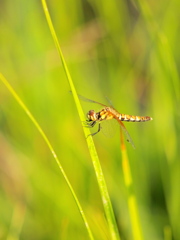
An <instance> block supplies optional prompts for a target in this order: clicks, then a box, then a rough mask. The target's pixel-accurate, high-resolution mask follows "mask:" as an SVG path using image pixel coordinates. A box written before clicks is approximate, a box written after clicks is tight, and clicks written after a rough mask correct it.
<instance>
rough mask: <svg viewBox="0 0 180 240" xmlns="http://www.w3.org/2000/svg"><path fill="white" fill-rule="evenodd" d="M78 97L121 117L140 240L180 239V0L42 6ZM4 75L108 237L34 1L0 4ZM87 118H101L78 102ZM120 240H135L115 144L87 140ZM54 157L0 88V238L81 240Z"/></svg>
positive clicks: (98, 230)
mask: <svg viewBox="0 0 180 240" xmlns="http://www.w3.org/2000/svg"><path fill="white" fill-rule="evenodd" d="M48 7H49V10H50V14H51V16H52V20H53V23H54V26H55V29H56V32H57V35H58V38H59V41H60V44H61V47H62V51H63V53H64V56H65V59H66V62H67V65H68V68H69V71H70V73H71V76H72V79H73V81H74V84H75V87H76V89H77V92H78V93H79V94H81V95H83V96H85V97H88V98H90V99H93V100H96V101H100V102H102V103H106V98H105V96H107V97H108V98H109V99H111V100H112V102H113V104H114V106H115V108H116V109H118V110H119V111H120V112H122V113H127V114H134V115H148V116H151V117H153V121H151V122H147V123H127V124H126V127H127V129H128V131H129V132H130V134H131V137H132V138H133V140H134V142H135V145H136V150H134V149H133V148H132V147H131V146H130V144H128V143H127V149H128V155H129V159H130V164H131V169H132V174H133V179H134V183H135V192H136V195H137V199H138V207H139V213H140V220H141V225H142V228H143V235H144V239H149V240H150V239H151V240H152V239H154V240H155V239H158V240H159V239H168V240H171V239H175V240H178V239H180V223H179V214H180V187H179V185H180V159H179V158H180V157H179V155H180V154H179V142H180V106H179V99H180V94H179V90H180V87H179V86H180V82H179V69H180V68H179V63H180V48H179V39H180V21H179V19H180V12H179V9H180V2H179V0H174V1H169V0H163V1H153V0H151V1H144V0H139V1H130V0H126V1H122V0H119V1H118V0H112V1H101V0H99V1H95V0H91V1H87V0H75V1H73V0H66V1H65V0H64V1H63V0H60V1H56V0H54V1H48ZM0 71H1V72H2V73H3V74H4V75H5V77H6V78H7V79H8V81H9V82H10V84H12V86H13V87H14V89H15V90H16V91H17V93H18V94H19V96H20V97H21V98H22V100H23V101H24V102H25V104H26V105H27V106H28V108H29V109H30V111H31V112H32V113H33V115H34V116H35V118H36V119H37V121H38V122H39V123H40V125H41V127H42V128H43V129H44V131H45V133H46V134H47V136H48V138H49V139H50V141H51V143H52V145H53V146H54V148H55V150H56V152H57V155H58V156H59V158H60V161H61V163H62V165H63V168H64V170H65V171H66V173H67V175H68V177H69V179H70V181H71V183H72V185H73V188H74V190H75V192H76V194H77V196H78V198H79V200H80V202H81V204H82V207H83V209H84V212H85V214H86V216H87V218H88V221H89V222H90V226H91V229H92V231H93V234H94V236H95V239H110V238H109V232H108V227H107V224H106V220H105V216H104V212H103V207H102V202H101V197H100V194H99V189H98V186H97V182H96V177H95V173H94V170H93V166H92V163H91V159H90V156H89V152H88V149H87V145H86V141H85V137H84V135H83V130H82V126H81V125H82V124H81V122H80V120H79V117H78V114H77V110H76V107H75V104H74V102H73V98H72V96H71V94H70V93H69V91H70V87H69V84H68V81H67V79H66V75H65V73H64V70H63V67H62V64H61V61H60V58H59V56H58V53H57V50H56V48H55V46H54V42H53V40H52V37H51V35H50V32H49V29H48V26H47V22H46V20H45V16H44V12H43V10H42V6H41V1H35V0H31V1H22V0H16V1H9V0H6V1H0ZM82 105H83V109H84V113H85V114H86V112H87V111H88V110H90V109H94V108H95V109H98V108H99V107H98V106H95V105H94V104H91V103H87V102H82ZM94 141H95V145H96V147H97V151H98V154H99V158H100V161H101V164H102V168H103V172H104V175H105V179H106V182H107V186H108V190H109V194H110V197H111V200H112V204H113V209H114V212H115V215H116V219H117V223H118V227H119V230H120V233H121V238H122V239H127V240H128V239H132V231H131V225H130V220H129V213H128V207H127V190H126V188H125V186H124V180H123V175H122V167H121V152H120V148H119V142H120V141H119V134H118V133H117V134H116V135H115V136H114V137H113V138H106V137H105V136H104V135H103V134H102V133H99V134H98V135H96V136H95V137H94ZM87 238H88V235H87V232H86V229H85V227H84V223H83V221H82V219H81V216H80V213H79V212H78V209H77V206H76V204H75V202H74V199H73V197H72V194H71V193H70V191H69V189H68V186H67V184H66V183H65V181H64V179H63V177H62V174H61V172H60V171H59V169H58V167H57V164H56V163H55V161H54V159H53V157H52V155H51V153H50V151H49V149H48V148H47V146H46V144H45V143H44V141H43V139H42V137H41V136H40V135H39V133H38V131H37V129H36V128H35V127H34V126H33V125H32V123H31V122H30V120H29V119H28V117H27V115H26V114H25V113H24V112H23V110H22V109H21V107H20V106H19V105H18V104H17V102H16V101H15V100H14V99H13V97H12V95H11V94H10V93H9V92H8V90H7V89H6V87H5V86H4V85H3V83H1V82H0V239H8V240H9V239H63V240H66V239H67V240H69V239H87Z"/></svg>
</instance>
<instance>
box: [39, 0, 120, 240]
mask: <svg viewBox="0 0 180 240" xmlns="http://www.w3.org/2000/svg"><path fill="white" fill-rule="evenodd" d="M42 5H43V9H44V12H45V16H46V19H47V23H48V26H49V28H50V32H51V34H52V37H53V40H54V42H55V45H56V48H57V50H58V52H59V55H60V58H61V61H62V65H63V67H64V71H65V73H66V76H67V79H68V82H69V85H70V88H71V91H72V94H73V97H74V101H75V104H76V107H77V111H78V114H79V117H80V120H81V122H84V121H85V118H84V113H83V110H82V106H81V104H80V101H79V98H78V95H77V92H76V89H75V86H74V83H73V81H72V78H71V75H70V73H69V70H68V67H67V65H66V62H65V59H64V56H63V53H62V51H61V48H60V44H59V41H58V39H57V36H56V33H55V30H54V27H53V24H52V21H51V17H50V15H49V11H48V8H47V4H46V1H45V0H42ZM83 130H84V134H85V137H86V140H87V145H88V149H89V152H90V156H91V159H92V163H93V166H94V170H95V173H96V177H97V181H98V185H99V189H100V194H101V198H102V202H103V206H104V211H105V215H106V219H107V223H108V226H109V231H110V235H111V238H112V240H117V239H120V236H119V232H118V228H117V223H116V220H115V216H114V212H113V208H112V204H111V201H110V197H109V193H108V190H107V185H106V182H105V179H104V175H103V172H102V168H101V165H100V161H99V158H98V155H97V151H96V148H95V145H94V142H93V139H92V136H89V137H87V136H88V135H90V130H89V129H88V128H84V127H83Z"/></svg>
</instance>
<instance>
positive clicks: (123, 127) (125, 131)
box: [118, 120, 135, 148]
mask: <svg viewBox="0 0 180 240" xmlns="http://www.w3.org/2000/svg"><path fill="white" fill-rule="evenodd" d="M118 122H119V124H120V126H121V129H122V130H123V132H124V133H125V136H126V140H127V141H128V142H129V143H131V145H132V146H133V148H135V145H134V142H133V140H132V138H131V136H130V134H129V133H128V131H127V129H126V128H125V126H124V124H123V123H122V122H121V121H120V120H119V121H118Z"/></svg>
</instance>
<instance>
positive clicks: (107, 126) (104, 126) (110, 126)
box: [101, 119, 118, 138]
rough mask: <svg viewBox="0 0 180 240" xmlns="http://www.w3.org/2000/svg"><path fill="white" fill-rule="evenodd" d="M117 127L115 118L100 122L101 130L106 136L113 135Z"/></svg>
mask: <svg viewBox="0 0 180 240" xmlns="http://www.w3.org/2000/svg"><path fill="white" fill-rule="evenodd" d="M117 128H118V122H117V121H116V120H115V119H111V120H105V121H102V122H101V131H102V132H103V134H104V135H105V136H106V137H108V138H112V137H114V135H115V134H116V132H117Z"/></svg>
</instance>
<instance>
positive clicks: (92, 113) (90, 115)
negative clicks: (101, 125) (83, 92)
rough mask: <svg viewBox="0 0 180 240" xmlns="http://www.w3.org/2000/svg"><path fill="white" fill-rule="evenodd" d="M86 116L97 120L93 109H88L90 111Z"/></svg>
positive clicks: (91, 119)
mask: <svg viewBox="0 0 180 240" xmlns="http://www.w3.org/2000/svg"><path fill="white" fill-rule="evenodd" d="M87 118H88V119H89V120H90V121H96V120H97V116H96V112H95V111H94V110H90V111H89V112H88V113H87Z"/></svg>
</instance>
